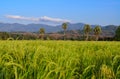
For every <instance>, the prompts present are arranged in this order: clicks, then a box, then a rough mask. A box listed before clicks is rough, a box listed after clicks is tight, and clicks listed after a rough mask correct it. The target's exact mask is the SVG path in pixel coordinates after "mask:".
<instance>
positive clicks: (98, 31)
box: [94, 25, 101, 41]
mask: <svg viewBox="0 0 120 79" xmlns="http://www.w3.org/2000/svg"><path fill="white" fill-rule="evenodd" d="M100 33H101V27H100V26H98V25H97V26H96V27H95V28H94V34H95V37H96V41H97V40H98V39H99V35H100Z"/></svg>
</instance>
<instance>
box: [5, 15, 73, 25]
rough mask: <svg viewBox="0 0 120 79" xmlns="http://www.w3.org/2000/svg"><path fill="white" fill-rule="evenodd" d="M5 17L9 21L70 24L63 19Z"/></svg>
mask: <svg viewBox="0 0 120 79" xmlns="http://www.w3.org/2000/svg"><path fill="white" fill-rule="evenodd" d="M5 17H6V18H11V19H18V20H28V21H37V22H54V23H62V22H71V21H70V20H65V19H60V18H51V17H47V16H43V17H40V18H34V17H24V16H19V15H6V16H5Z"/></svg>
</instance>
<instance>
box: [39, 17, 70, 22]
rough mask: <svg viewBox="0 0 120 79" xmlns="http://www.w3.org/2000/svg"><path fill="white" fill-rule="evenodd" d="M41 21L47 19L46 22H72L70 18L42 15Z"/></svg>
mask: <svg viewBox="0 0 120 79" xmlns="http://www.w3.org/2000/svg"><path fill="white" fill-rule="evenodd" d="M40 21H45V22H57V23H61V22H71V21H70V20H65V19H59V18H51V17H47V16H44V17H41V18H40Z"/></svg>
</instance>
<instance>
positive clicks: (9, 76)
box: [0, 41, 120, 79]
mask: <svg viewBox="0 0 120 79" xmlns="http://www.w3.org/2000/svg"><path fill="white" fill-rule="evenodd" d="M119 47H120V42H83V41H82V42H79V41H74V42H71V41H0V79H120V48H119Z"/></svg>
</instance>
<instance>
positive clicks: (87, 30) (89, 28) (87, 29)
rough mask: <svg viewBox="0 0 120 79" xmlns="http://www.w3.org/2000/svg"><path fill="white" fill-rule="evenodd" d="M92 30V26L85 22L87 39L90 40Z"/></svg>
mask: <svg viewBox="0 0 120 79" xmlns="http://www.w3.org/2000/svg"><path fill="white" fill-rule="evenodd" d="M90 31H91V26H90V25H88V24H85V26H84V33H85V34H86V41H87V40H88V37H89V33H90Z"/></svg>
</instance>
